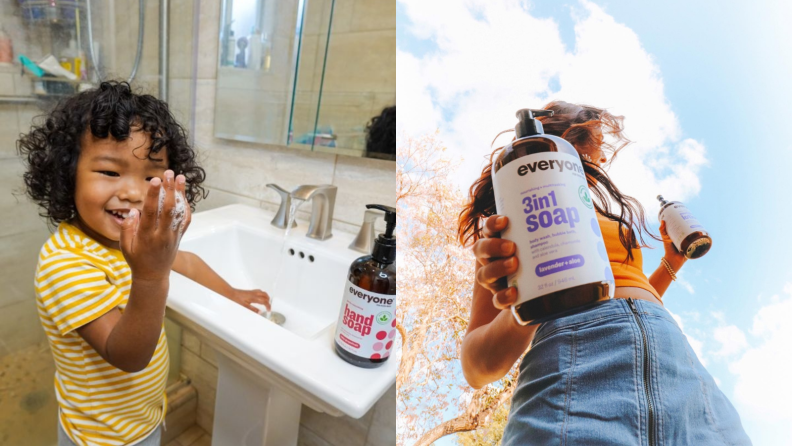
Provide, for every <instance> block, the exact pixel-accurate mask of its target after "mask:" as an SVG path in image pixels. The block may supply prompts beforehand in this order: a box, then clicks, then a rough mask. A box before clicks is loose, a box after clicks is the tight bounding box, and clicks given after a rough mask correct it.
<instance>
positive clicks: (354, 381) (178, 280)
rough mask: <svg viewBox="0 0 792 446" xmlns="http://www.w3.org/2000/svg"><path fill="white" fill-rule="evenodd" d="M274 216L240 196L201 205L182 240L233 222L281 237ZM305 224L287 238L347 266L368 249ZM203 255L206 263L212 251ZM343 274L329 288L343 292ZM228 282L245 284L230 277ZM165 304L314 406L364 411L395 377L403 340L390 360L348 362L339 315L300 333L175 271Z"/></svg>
mask: <svg viewBox="0 0 792 446" xmlns="http://www.w3.org/2000/svg"><path fill="white" fill-rule="evenodd" d="M271 219H272V214H271V213H269V212H267V211H265V210H263V209H259V208H254V207H250V206H246V205H240V204H235V205H230V206H224V207H221V208H216V209H212V210H209V211H205V212H199V213H196V214H194V215H193V218H192V222H191V224H190V228H189V229H188V230H187V233H186V234H185V236H184V238H183V240H182V242H181V243H182V245H183V246H182V247H183V249H184V250H186V251H190V242H191V241H193V240H197V239H200V238H202V237H206V236H207V235H209V234H212V233H216V232H217V231H219V230H221V229H227V228H229V227H231V226H239V227H245V228H246V229H249V230H253V231H257V232H258V233H262V234H268V235H275V236H277V237H283V234H284V230H282V229H278V228H275V227H274V226H272V225H271V224H270V220H271ZM306 230H307V227H306V226H305V225H300V226H298V227H296V228H293V229H292V231H291V233H290V234H289V238H288V241H289V244H290V246H295V245H296V246H302V247H305V249H311V250H313V251H314V252H321V255H322V256H324V257H326V258H331V259H332V260H334V261H338V262H344V264H345V265H346V266H347V267H348V265H349V264H351V262H352V261H353V260H355V259H356V258H358V257H360V256H362V255H363V254H362V253H360V252H358V251H353V250H351V249H349V248H348V246H349V244H350V243H351V242H352V240H353V239H354V236H353V235H352V234H348V233H345V232H340V231H339V232H334V234H333V237H332V238H330V239H328V240H325V241H318V240H313V239H309V238H307V237H305V232H306ZM185 245H186V246H185ZM262 255H264V253H263V254H262ZM270 255H272V254H270ZM274 255H276V256H279V255H280V254H279V253H276V254H274ZM203 260H204V261H207V263H209V261H208V259H206V258H204V259H203ZM221 276H222V274H221ZM224 278H225V277H224ZM226 279H227V278H226ZM227 280H228V279H227ZM333 280H335V279H333ZM346 280H347V278H346V277H339V278H338V281H337V282H335V283H332V284H328V285H327V293H330V294H331V295H333V296H341V295H342V293H343V285H344V284H345V283H346ZM229 283H230V284H231V285H232V286H235V287H240V286H239V285H238V284H235V283H233V282H231V281H229ZM281 286H282V285H281ZM264 291H267V290H266V289H264ZM167 305H168V309H169V315H172V313H175V317H174V319H176V320H177V321H178V322H182V323H184V324H185V325H187V326H188V328H192V329H195V330H196V331H199V334H200V335H203V336H207V337H208V339H207V340H208V341H209V343H210V344H212V345H213V346H215V347H216V348H220V349H222V350H226V351H228V350H230V351H231V354H233V355H236V356H238V360H241V361H243V362H245V363H246V364H248V365H249V367H250V368H251V370H253V369H260V373H259V376H262V375H264V376H267V377H268V378H269V379H270V380H271V381H273V383H274V384H276V385H280V386H282V387H284V390H285V391H291V393H292V394H294V395H295V396H297V397H298V399H301V400H303V403H304V404H307V405H309V406H311V407H312V408H314V409H317V410H322V411H325V412H329V413H331V414H334V415H339V414H340V413H344V414H346V415H349V416H351V417H353V418H360V417H362V416H363V415H364V414H365V413H366V412H367V411H368V410H369V409H370V408H371V407H372V406H373V405H374V403H376V402H377V400H379V398H380V397H381V396H382V395H383V394H384V393H385V391H386V390H388V389H389V388H390V387H391V386H392V385H393V383H394V382H395V380H396V374H397V371H398V364H399V361H400V359H401V341H398V342H395V345H394V347H393V350H392V352H391V359H390V360H388V361H387V362H385V364H383V365H382V366H381V367H379V368H375V369H364V368H360V367H356V366H353V365H351V364H349V363H347V362H346V361H344V360H343V359H341V358H340V357H339V356H338V355H337V354H336V353H335V351H334V343H333V336H334V334H335V323H333V324H331V325H330V326H329V327H326V328H324V329H323V330H322V331H321V332H319V333H318V334H316V335H315V336H313V337H310V338H305V337H301V336H299V335H297V334H295V333H293V332H291V331H288V330H286V329H284V328H282V327H279V326H277V325H275V324H273V323H271V322H269V321H267V320H265V319H263V318H262V317H261V316H260V315H257V314H255V313H253V312H251V311H250V310H248V309H245V308H244V307H242V306H240V305H238V304H236V303H234V302H232V301H230V300H228V299H226V298H224V297H222V296H220V295H219V294H217V293H214V292H212V291H211V290H209V289H207V288H205V287H203V286H201V285H198V284H197V283H195V282H193V281H191V280H189V279H187V278H185V277H184V276H181V275H180V274H178V273H171V286H170V292H169V296H168V304H167ZM275 309H276V310H277V301H276V303H275ZM339 310H340V299H339V307H338V310H336V314H334V315H332V316H333V320H335V318H337V316H338V311H339ZM229 347H230V348H229ZM254 373H255V372H254ZM311 396H312V397H313V398H311ZM306 399H313V401H306Z"/></svg>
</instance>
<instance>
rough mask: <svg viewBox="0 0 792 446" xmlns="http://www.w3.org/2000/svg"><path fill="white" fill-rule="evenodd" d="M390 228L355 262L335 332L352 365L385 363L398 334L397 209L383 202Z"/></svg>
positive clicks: (340, 353)
mask: <svg viewBox="0 0 792 446" xmlns="http://www.w3.org/2000/svg"><path fill="white" fill-rule="evenodd" d="M366 207H367V208H368V209H379V210H382V211H385V222H386V229H385V233H384V234H380V235H379V237H377V239H376V240H374V248H373V249H372V251H371V255H368V256H363V257H360V258H358V259H357V260H355V261H354V262H352V265H351V266H350V267H349V276H348V277H347V282H346V286H345V287H344V298H343V299H342V301H341V311H340V313H339V316H338V324H337V325H336V333H335V351H336V353H337V354H338V356H340V357H341V358H342V359H344V360H345V361H347V362H348V363H350V364H352V365H356V366H358V367H364V368H374V367H379V366H381V365H382V364H383V363H384V362H385V361H387V360H388V358H389V357H390V352H391V349H392V348H393V343H394V341H395V338H396V317H395V310H396V264H395V261H396V237H394V236H393V231H394V229H395V228H396V209H394V208H392V207H390V206H383V205H381V204H369V205H366Z"/></svg>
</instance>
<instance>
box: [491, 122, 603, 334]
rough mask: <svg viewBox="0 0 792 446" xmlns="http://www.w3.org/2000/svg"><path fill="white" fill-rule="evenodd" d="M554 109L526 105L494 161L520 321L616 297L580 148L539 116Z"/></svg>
mask: <svg viewBox="0 0 792 446" xmlns="http://www.w3.org/2000/svg"><path fill="white" fill-rule="evenodd" d="M550 116H553V111H551V110H533V109H522V110H519V111H518V112H517V117H518V118H519V122H518V123H517V125H516V126H515V128H514V131H515V137H516V139H515V140H514V141H512V142H511V143H509V144H508V145H506V146H505V147H504V148H503V150H502V151H501V152H500V153H499V154H498V156H497V158H496V159H495V160H494V161H493V163H492V184H493V189H494V195H495V205H496V212H497V213H498V214H499V215H505V216H507V217H508V218H509V222H510V223H509V227H507V228H506V229H505V230H504V231H503V232H502V233H501V237H502V238H504V239H507V240H511V241H513V242H514V243H515V245H516V246H517V250H516V253H515V256H516V257H517V258H518V259H519V262H520V263H519V265H520V266H519V267H518V270H517V272H516V273H514V274H512V275H511V276H509V277H508V280H507V283H508V285H509V286H514V287H516V288H517V289H518V296H519V297H518V301H517V302H516V303H515V304H514V305H513V306H512V314H513V315H514V317H515V319H516V320H517V322H518V323H519V324H521V325H527V324H529V323H533V321H535V320H537V319H542V318H545V317H548V316H552V315H555V314H557V313H560V312H563V311H566V310H569V309H572V308H576V307H579V306H581V305H586V304H589V303H592V302H596V301H598V300H601V299H606V298H612V297H613V293H614V290H615V280H614V277H613V271H612V270H611V267H610V262H609V261H608V257H607V253H606V248H605V245H604V242H603V239H602V233H601V230H600V227H599V223H598V222H597V217H596V211H595V209H594V205H593V202H592V200H591V193H590V191H589V188H588V183H587V180H586V173H585V170H584V168H583V165H582V164H581V161H580V156H579V154H578V152H577V150H576V149H575V148H574V146H572V144H570V143H569V142H568V141H566V140H565V139H563V138H560V137H558V136H554V135H548V134H545V133H544V129H543V128H542V123H541V121H539V120H537V119H534V118H538V117H550Z"/></svg>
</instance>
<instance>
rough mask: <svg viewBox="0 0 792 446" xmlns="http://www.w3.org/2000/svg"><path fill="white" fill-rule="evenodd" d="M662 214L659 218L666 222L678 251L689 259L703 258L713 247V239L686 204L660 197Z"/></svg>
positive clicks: (659, 214)
mask: <svg viewBox="0 0 792 446" xmlns="http://www.w3.org/2000/svg"><path fill="white" fill-rule="evenodd" d="M657 199H658V200H659V201H660V212H659V213H658V218H659V219H660V220H665V222H666V232H668V236H669V237H671V241H672V242H674V246H676V249H677V250H678V251H679V252H681V253H682V254H683V255H684V256H685V257H687V258H689V259H698V258H699V257H703V256H704V254H706V253H707V252H708V251H709V250H710V248H711V247H712V237H710V236H709V234H707V231H705V230H704V226H702V225H701V223H699V221H698V220H696V217H694V216H693V214H691V213H690V211H689V210H688V208H687V207H685V205H684V204H682V203H680V202H678V201H665V199H663V196H662V195H658V196H657Z"/></svg>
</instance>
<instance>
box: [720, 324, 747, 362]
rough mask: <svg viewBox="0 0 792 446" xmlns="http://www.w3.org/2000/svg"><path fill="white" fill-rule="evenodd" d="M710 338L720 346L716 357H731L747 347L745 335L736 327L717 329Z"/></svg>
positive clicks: (729, 326)
mask: <svg viewBox="0 0 792 446" xmlns="http://www.w3.org/2000/svg"><path fill="white" fill-rule="evenodd" d="M712 337H713V338H714V339H715V340H716V341H718V342H720V344H721V348H720V350H719V351H717V352H716V353H715V355H716V356H733V355H735V354H737V353H740V352H741V351H743V350H745V349H746V348H747V347H748V341H747V340H746V339H745V333H743V331H742V330H740V329H739V328H737V326H736V325H727V326H725V327H718V328H716V329H715V330H714V331H713V333H712Z"/></svg>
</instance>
